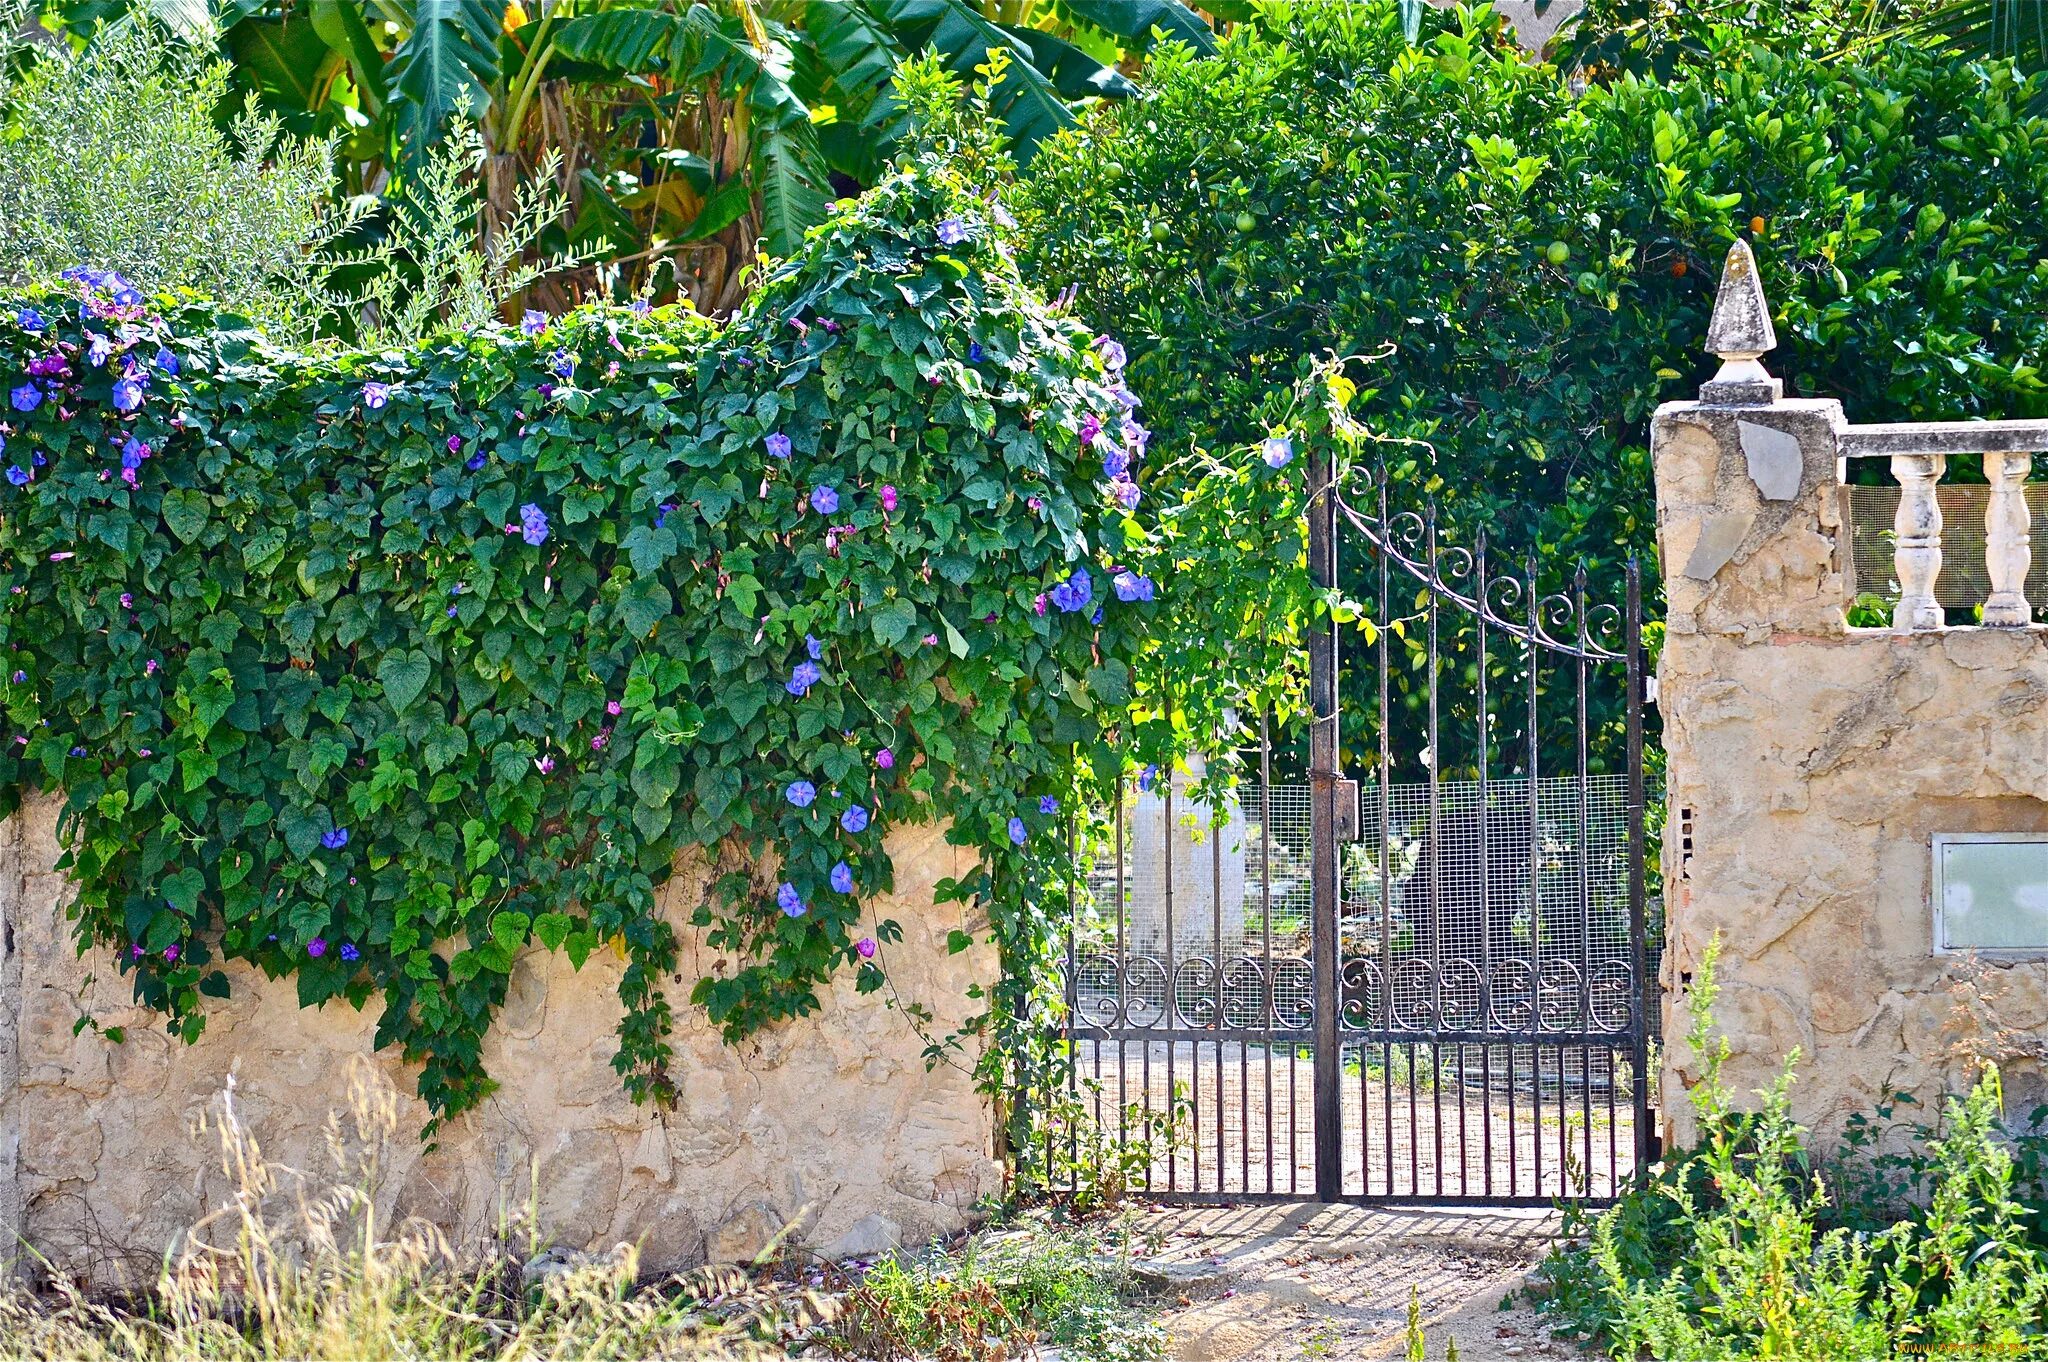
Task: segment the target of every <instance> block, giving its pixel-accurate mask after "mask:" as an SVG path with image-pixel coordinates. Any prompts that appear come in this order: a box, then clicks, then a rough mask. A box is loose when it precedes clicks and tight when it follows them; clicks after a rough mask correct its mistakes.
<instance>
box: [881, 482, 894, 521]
mask: <svg viewBox="0 0 2048 1362" xmlns="http://www.w3.org/2000/svg"><path fill="white" fill-rule="evenodd" d="M882 509H883V510H884V511H887V512H888V513H889V514H890V515H894V514H895V513H896V488H895V485H894V484H892V483H886V482H885V483H883V484H882Z"/></svg>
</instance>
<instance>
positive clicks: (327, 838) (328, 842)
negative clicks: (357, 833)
mask: <svg viewBox="0 0 2048 1362" xmlns="http://www.w3.org/2000/svg"><path fill="white" fill-rule="evenodd" d="M320 845H321V846H323V847H326V848H327V849H328V850H329V851H339V850H341V849H342V848H343V847H345V846H347V845H348V829H347V828H331V829H329V830H328V831H326V832H323V833H321V834H320Z"/></svg>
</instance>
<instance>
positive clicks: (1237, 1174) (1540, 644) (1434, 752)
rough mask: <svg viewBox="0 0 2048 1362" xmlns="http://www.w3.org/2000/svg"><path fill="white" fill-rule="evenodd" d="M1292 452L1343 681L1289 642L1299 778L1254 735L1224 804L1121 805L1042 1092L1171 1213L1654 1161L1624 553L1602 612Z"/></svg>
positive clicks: (1605, 1177)
mask: <svg viewBox="0 0 2048 1362" xmlns="http://www.w3.org/2000/svg"><path fill="white" fill-rule="evenodd" d="M1323 458H1324V459H1326V458H1327V456H1326V455H1325V456H1323ZM1309 472H1310V478H1311V485H1312V487H1313V488H1315V489H1317V492H1318V495H1317V496H1316V497H1314V498H1313V499H1312V501H1311V505H1312V507H1313V511H1312V514H1311V519H1310V536H1309V538H1310V543H1309V550H1310V553H1309V556H1310V569H1311V571H1312V573H1313V574H1314V576H1315V578H1316V580H1317V581H1318V582H1319V583H1320V584H1325V585H1328V584H1334V583H1336V582H1337V581H1338V553H1337V550H1338V544H1339V540H1340V537H1348V540H1349V541H1350V542H1353V543H1355V544H1356V545H1357V546H1358V548H1359V549H1361V550H1362V551H1363V554H1362V558H1361V560H1360V562H1359V563H1358V570H1356V571H1354V573H1353V574H1352V576H1351V577H1350V578H1348V579H1347V581H1346V585H1347V587H1348V588H1349V589H1351V590H1352V591H1353V592H1354V593H1355V594H1357V595H1359V596H1361V597H1362V598H1363V599H1364V600H1365V601H1366V602H1367V603H1368V609H1369V615H1370V618H1371V620H1372V621H1373V628H1371V629H1370V630H1366V631H1364V645H1365V646H1364V648H1363V650H1362V652H1361V653H1359V655H1358V656H1357V657H1356V658H1354V659H1353V665H1351V666H1350V667H1349V668H1345V667H1343V666H1341V665H1340V663H1341V661H1342V659H1341V658H1340V637H1339V628H1338V626H1336V625H1333V624H1325V625H1324V626H1323V627H1319V628H1317V629H1316V630H1315V632H1314V633H1313V635H1312V636H1311V637H1310V638H1309V640H1308V648H1309V663H1310V689H1311V699H1312V702H1313V708H1314V711H1315V714H1316V716H1317V718H1316V720H1315V722H1314V724H1313V726H1312V728H1311V731H1310V733H1309V735H1308V738H1309V742H1308V758H1309V759H1308V762H1307V771H1306V780H1305V781H1304V780H1302V779H1300V778H1299V777H1297V778H1296V779H1294V780H1292V781H1289V780H1286V779H1282V780H1279V781H1276V780H1275V778H1274V774H1273V766H1274V760H1275V750H1274V746H1273V744H1272V742H1271V740H1270V735H1269V734H1268V733H1267V732H1266V730H1265V726H1264V724H1263V723H1262V724H1261V730H1260V738H1261V741H1260V749H1259V752H1258V754H1257V757H1256V761H1257V767H1258V771H1259V780H1258V781H1257V782H1256V783H1255V784H1254V783H1250V782H1246V783H1244V784H1242V785H1240V786H1239V788H1238V791H1237V796H1236V799H1235V800H1234V801H1231V800H1222V801H1218V802H1214V803H1211V802H1205V801H1204V800H1202V799H1201V798H1200V797H1199V795H1198V793H1197V792H1196V789H1195V783H1194V782H1192V781H1191V780H1189V778H1188V777H1186V776H1185V775H1183V776H1180V777H1174V778H1168V777H1166V776H1164V775H1157V774H1150V775H1146V776H1141V777H1139V778H1138V780H1136V781H1134V782H1133V787H1132V788H1129V789H1126V790H1123V791H1121V792H1120V797H1119V798H1118V799H1117V800H1116V802H1115V807H1114V808H1113V809H1112V810H1111V811H1110V815H1111V816H1110V820H1109V826H1110V829H1111V831H1110V833H1109V835H1108V836H1107V838H1106V839H1105V843H1104V845H1103V846H1101V847H1100V848H1098V849H1097V855H1096V856H1095V857H1094V859H1093V862H1092V864H1093V869H1092V872H1091V879H1090V884H1091V887H1092V890H1093V892H1092V894H1091V895H1089V896H1088V897H1089V898H1090V899H1091V900H1092V902H1090V903H1088V904H1085V905H1080V906H1078V907H1077V912H1076V918H1075V929H1074V931H1073V933H1072V934H1071V935H1070V938H1069V943H1068V948H1067V962H1066V971H1065V975H1066V992H1067V1001H1068V1007H1067V1010H1066V1019H1065V1021H1064V1022H1063V1023H1062V1035H1063V1037H1064V1039H1065V1040H1066V1041H1067V1042H1068V1047H1067V1053H1068V1055H1069V1056H1070V1059H1071V1064H1070V1066H1069V1072H1068V1073H1067V1074H1066V1076H1065V1086H1066V1089H1067V1091H1066V1094H1065V1097H1066V1109H1067V1110H1068V1111H1069V1112H1070V1113H1074V1114H1078V1115H1079V1116H1080V1117H1082V1118H1085V1119H1086V1121H1087V1122H1088V1123H1089V1125H1090V1126H1091V1127H1092V1129H1093V1130H1094V1131H1095V1132H1096V1133H1097V1135H1098V1136H1099V1138H1100V1139H1101V1140H1102V1141H1103V1142H1104V1144H1103V1148H1105V1149H1108V1150H1115V1151H1118V1152H1119V1154H1120V1156H1121V1157H1122V1159H1123V1161H1124V1163H1125V1165H1126V1166H1128V1167H1132V1168H1135V1169H1136V1170H1137V1171H1138V1175H1139V1176H1140V1178H1141V1180H1142V1181H1143V1183H1144V1186H1145V1188H1146V1189H1147V1190H1148V1191H1149V1192H1150V1193H1151V1194H1152V1195H1154V1196H1158V1197H1162V1198H1167V1199H1173V1200H1184V1201H1236V1200H1253V1199H1262V1198H1282V1199H1292V1198H1308V1197H1313V1198H1316V1199H1318V1200H1324V1201H1337V1200H1351V1201H1372V1202H1418V1201H1419V1202H1453V1201H1467V1202H1478V1203H1484V1204H1491V1205H1513V1204H1549V1203H1550V1202H1552V1201H1555V1200H1557V1199H1560V1198H1569V1199H1576V1200H1589V1201H1601V1200H1606V1199H1608V1198H1611V1197H1613V1196H1615V1195H1617V1194H1618V1193H1619V1192H1620V1191H1621V1190H1622V1189H1623V1188H1624V1187H1625V1186H1626V1184H1627V1183H1628V1181H1629V1180H1630V1178H1631V1177H1632V1176H1633V1175H1634V1174H1635V1173H1636V1171H1637V1170H1639V1169H1642V1168H1644V1167H1646V1166H1647V1165H1648V1164H1649V1162H1650V1161H1651V1160H1652V1159H1653V1158H1654V1157H1655V1136H1654V1126H1653V1118H1652V1107H1653V1097H1652V1086H1653V1076H1652V1074H1651V1056H1650V1047H1651V1044H1652V1041H1653V1026H1654V1021H1655V1015H1656V1006H1655V1001H1656V999H1655V993H1654V977H1653V974H1652V971H1651V969H1650V967H1649V961H1650V950H1649V938H1650V937H1651V936H1652V935H1653V933H1652V929H1651V925H1650V923H1649V922H1648V921H1647V919H1648V917H1649V913H1650V908H1651V904H1650V902H1649V899H1648V894H1647V891H1648V885H1647V882H1646V877H1645V864H1646V847H1645V841H1646V826H1645V812H1646V808H1645V772H1644V764H1643V747H1644V736H1643V718H1644V700H1645V696H1644V684H1643V650H1642V642H1641V585H1640V579H1639V576H1638V573H1637V570H1636V568H1635V566H1634V565H1633V564H1632V563H1631V564H1630V565H1628V567H1627V569H1626V570H1625V572H1624V573H1623V582H1622V589H1621V592H1620V593H1619V594H1620V595H1621V597H1622V599H1621V600H1620V601H1619V602H1618V603H1614V604H1607V603H1596V602H1594V601H1592V600H1590V599H1589V591H1588V582H1587V577H1586V573H1585V571H1584V569H1583V568H1580V569H1578V570H1577V571H1576V572H1575V573H1574V574H1573V575H1572V576H1571V577H1569V578H1568V579H1566V581H1565V582H1564V584H1563V588H1562V589H1561V590H1556V589H1546V579H1545V578H1544V576H1543V575H1542V573H1541V572H1540V571H1539V567H1538V565H1537V564H1536V563H1534V562H1533V561H1529V560H1526V559H1525V560H1523V561H1520V562H1516V563H1513V564H1511V565H1510V566H1509V567H1508V569H1507V570H1505V571H1503V570H1501V568H1500V566H1499V565H1498V564H1496V563H1494V562H1492V561H1491V560H1490V559H1489V557H1488V549H1487V545H1486V541H1485V540H1484V538H1483V537H1482V538H1479V539H1477V540H1476V542H1475V543H1474V545H1473V546H1472V547H1471V548H1469V549H1467V548H1465V547H1463V546H1459V545H1453V544H1448V543H1444V542H1440V536H1439V528H1438V524H1437V520H1436V517H1435V514H1434V512H1433V511H1432V510H1430V509H1427V508H1424V509H1422V510H1419V511H1401V510H1397V509H1395V508H1394V507H1393V506H1391V505H1390V503H1389V495H1390V492H1389V487H1388V484H1387V481H1386V479H1385V477H1384V476H1382V477H1380V478H1379V479H1377V480H1375V481H1373V482H1371V483H1370V484H1368V485H1366V486H1365V487H1364V488H1362V489H1361V490H1360V491H1359V492H1358V493H1357V494H1355V495H1352V496H1349V497H1347V496H1346V495H1343V494H1342V491H1341V489H1337V488H1333V487H1331V486H1330V482H1329V478H1330V473H1329V466H1328V464H1327V462H1326V461H1318V462H1312V464H1311V467H1310V470H1309ZM1346 634H1347V636H1348V637H1349V638H1350V639H1352V640H1354V644H1355V641H1356V640H1357V639H1358V638H1359V636H1360V631H1358V630H1357V629H1355V628H1350V627H1347V629H1346ZM1346 757H1348V758H1349V765H1350V771H1349V773H1348V774H1349V777H1350V778H1347V772H1346V771H1345V769H1344V764H1343V759H1344V758H1346ZM1073 1138H1074V1137H1073V1132H1072V1131H1071V1130H1070V1131H1069V1133H1068V1139H1069V1140H1072V1139H1073ZM1048 1152H1050V1151H1048ZM1075 1175H1076V1174H1075V1173H1074V1172H1073V1170H1072V1168H1071V1167H1070V1169H1069V1173H1068V1176H1075Z"/></svg>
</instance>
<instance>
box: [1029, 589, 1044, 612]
mask: <svg viewBox="0 0 2048 1362" xmlns="http://www.w3.org/2000/svg"><path fill="white" fill-rule="evenodd" d="M1031 608H1032V609H1033V610H1036V611H1037V612H1038V613H1039V614H1041V615H1043V614H1044V613H1045V593H1044V592H1043V591H1041V592H1039V593H1038V595H1037V596H1036V597H1035V598H1033V600H1032V602H1031Z"/></svg>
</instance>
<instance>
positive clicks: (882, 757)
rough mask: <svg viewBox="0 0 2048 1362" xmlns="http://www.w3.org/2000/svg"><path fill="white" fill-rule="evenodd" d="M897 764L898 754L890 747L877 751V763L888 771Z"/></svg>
mask: <svg viewBox="0 0 2048 1362" xmlns="http://www.w3.org/2000/svg"><path fill="white" fill-rule="evenodd" d="M895 764H896V754H895V753H894V752H892V751H890V750H889V749H888V748H886V747H885V748H883V749H882V750H881V751H879V752H877V753H875V765H876V766H877V767H879V768H881V769H882V770H884V771H886V770H888V769H890V768H891V767H893V766H894V765H895Z"/></svg>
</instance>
